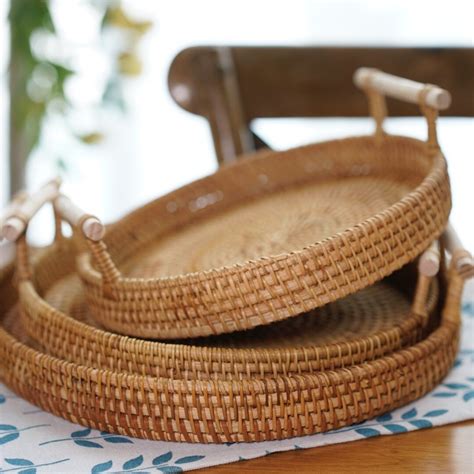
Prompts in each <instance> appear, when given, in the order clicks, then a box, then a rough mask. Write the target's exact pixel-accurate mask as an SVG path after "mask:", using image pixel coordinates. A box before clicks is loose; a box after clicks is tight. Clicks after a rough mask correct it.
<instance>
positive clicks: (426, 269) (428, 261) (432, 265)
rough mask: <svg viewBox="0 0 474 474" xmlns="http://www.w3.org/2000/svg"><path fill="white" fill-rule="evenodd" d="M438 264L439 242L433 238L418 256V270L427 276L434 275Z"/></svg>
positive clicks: (437, 269)
mask: <svg viewBox="0 0 474 474" xmlns="http://www.w3.org/2000/svg"><path fill="white" fill-rule="evenodd" d="M439 266H440V253H439V244H438V241H437V240H435V241H434V242H433V243H432V244H431V245H430V247H429V249H428V250H426V251H425V252H424V253H423V254H422V255H421V257H420V260H419V261H418V271H419V272H420V273H421V274H422V275H424V276H427V277H434V276H435V275H436V274H437V273H438V271H439Z"/></svg>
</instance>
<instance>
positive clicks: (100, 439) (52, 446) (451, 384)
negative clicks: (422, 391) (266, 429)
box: [0, 285, 474, 474]
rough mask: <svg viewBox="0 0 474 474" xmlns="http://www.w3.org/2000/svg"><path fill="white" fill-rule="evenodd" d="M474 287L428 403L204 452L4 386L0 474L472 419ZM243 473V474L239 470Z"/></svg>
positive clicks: (223, 459) (197, 461)
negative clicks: (46, 405) (143, 436)
mask: <svg viewBox="0 0 474 474" xmlns="http://www.w3.org/2000/svg"><path fill="white" fill-rule="evenodd" d="M473 333H474V285H471V286H470V292H469V293H468V294H467V299H466V300H465V303H464V305H463V334H462V341H461V350H460V351H459V355H458V358H457V360H456V363H455V364H454V368H453V370H452V371H451V372H450V374H449V375H448V376H447V377H446V379H445V380H443V382H442V383H441V384H440V385H439V386H438V387H436V388H435V389H434V390H433V391H432V392H431V393H429V394H427V395H426V396H425V397H423V398H422V399H420V400H418V401H416V402H414V403H412V404H410V405H408V406H406V407H402V408H399V409H397V410H394V411H392V412H390V413H384V414H382V415H380V416H378V417H377V418H375V419H373V420H368V421H365V422H363V423H358V424H355V425H352V426H347V427H344V428H341V429H338V430H335V431H332V432H329V433H324V434H317V435H313V436H305V437H300V438H293V439H289V440H284V441H275V442H264V443H249V444H239V443H226V444H223V445H199V444H186V443H167V442H159V441H146V440H140V439H134V438H130V437H128V436H123V435H121V434H117V433H108V432H106V431H98V430H93V429H90V428H85V427H81V426H78V425H74V424H72V423H69V422H67V421H65V420H63V419H61V418H57V417H55V416H53V415H50V414H49V413H46V412H44V411H42V410H40V409H39V408H37V407H34V406H33V405H31V404H29V403H28V402H26V401H24V400H23V399H22V398H20V397H18V396H17V395H16V394H14V393H13V392H12V391H11V390H9V389H8V388H7V387H6V386H5V385H3V384H2V383H0V474H1V472H2V471H7V472H9V473H12V474H43V473H45V474H47V473H55V474H56V473H58V472H61V473H62V472H67V473H77V474H101V473H104V474H112V473H115V474H116V473H127V472H131V473H132V472H133V473H134V474H140V473H162V474H172V473H179V472H184V471H188V470H190V469H199V468H201V467H208V466H213V465H217V464H223V463H229V462H234V461H235V462H237V461H241V460H247V459H252V458H256V457H260V456H266V455H267V454H272V453H275V452H278V451H288V450H295V449H305V448H310V447H317V446H322V445H326V444H336V443H343V442H348V441H357V440H360V439H364V438H373V437H377V436H388V435H392V436H393V435H402V436H403V433H406V432H409V431H413V430H419V429H429V428H431V427H433V426H439V425H444V424H447V423H455V422H458V421H462V420H468V419H473V418H474V416H473V415H474V341H473V338H472V334H473ZM236 470H237V469H236Z"/></svg>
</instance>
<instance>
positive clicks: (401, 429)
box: [383, 424, 408, 433]
mask: <svg viewBox="0 0 474 474" xmlns="http://www.w3.org/2000/svg"><path fill="white" fill-rule="evenodd" d="M383 427H384V428H386V429H387V430H388V431H390V432H391V433H405V432H407V431H408V430H407V429H406V428H405V427H404V426H402V425H396V424H389V425H383Z"/></svg>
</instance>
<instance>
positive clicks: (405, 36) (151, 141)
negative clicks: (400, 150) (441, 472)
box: [0, 0, 474, 250]
mask: <svg viewBox="0 0 474 474" xmlns="http://www.w3.org/2000/svg"><path fill="white" fill-rule="evenodd" d="M473 18H474V2H472V0H451V1H449V2H445V1H404V0H385V1H383V2H382V1H380V0H378V1H377V0H358V1H350V0H291V1H288V0H287V1H278V0H272V1H267V0H260V1H257V2H256V1H248V0H239V1H234V0H232V1H226V2H218V1H210V0H200V1H191V0H189V1H183V0H163V1H159V2H156V1H150V0H123V1H118V0H116V1H107V0H49V1H46V0H45V1H40V0H12V1H11V2H9V1H8V0H0V127H1V130H0V204H1V205H3V204H4V203H5V202H6V201H7V200H8V198H9V196H10V194H11V192H13V191H15V190H17V189H19V188H21V187H27V188H29V189H35V188H37V187H38V186H39V185H40V184H42V183H43V182H44V181H46V180H48V179H49V178H50V177H51V176H55V175H58V174H59V175H61V176H62V178H63V180H64V190H65V192H66V193H68V194H69V195H71V197H72V198H73V199H74V200H75V201H77V202H78V203H79V204H80V205H81V207H83V208H84V209H86V210H90V211H92V212H94V213H95V214H97V215H99V216H100V217H102V218H103V219H104V220H106V221H111V220H113V219H116V218H118V217H120V216H121V215H123V214H124V213H126V212H127V211H129V210H131V209H133V208H134V207H136V206H138V205H140V204H143V203H144V202H146V201H147V200H150V199H152V198H154V197H157V196H159V195H162V194H164V193H166V192H167V191H170V190H172V189H174V188H176V187H178V186H180V185H182V184H185V183H187V182H189V181H191V180H193V179H196V178H199V177H201V176H203V175H206V174H209V173H211V172H212V171H213V170H215V169H216V167H217V161H216V157H215V152H214V146H213V142H212V137H211V134H210V130H209V126H208V123H207V122H206V121H205V120H204V119H203V118H200V117H198V116H194V115H192V114H190V113H188V112H186V111H184V110H182V109H180V108H179V107H178V106H177V105H176V104H175V103H174V101H173V100H172V99H171V97H170V95H169V92H168V85H167V73H168V69H169V65H170V63H171V61H172V60H173V58H174V57H175V56H176V54H177V53H178V52H179V51H181V50H182V49H184V48H186V47H189V46H193V45H211V44H212V45H288V46H291V45H313V46H314V45H335V46H337V45H350V46H355V45H364V46H471V47H472V46H473V45H474V36H473V35H474V33H473V31H474V29H473V26H472V25H473ZM9 70H10V72H11V73H10V75H9V74H8V71H9ZM432 82H436V77H433V78H432ZM347 87H348V88H350V87H353V86H352V84H347ZM473 91H474V86H473ZM10 103H11V105H12V106H11V108H10V105H9V104H10ZM253 127H254V129H255V130H256V131H257V132H258V133H259V135H260V136H262V138H264V139H265V141H266V142H267V143H269V144H270V145H271V146H273V147H274V148H278V149H280V148H287V147H290V146H294V145H298V144H301V143H307V142H311V141H316V140H322V139H326V138H333V137H338V136H340V137H344V136H348V135H351V134H360V133H369V132H370V131H371V129H372V128H371V123H370V121H369V120H368V119H259V120H256V121H255V123H254V124H253ZM425 128H426V126H425V123H424V121H423V119H421V118H410V119H390V121H389V123H388V131H389V132H394V133H402V134H406V135H410V136H416V137H420V138H424V137H425V133H426V130H425ZM439 139H440V143H441V146H442V148H443V150H444V151H445V154H446V155H447V158H448V162H449V166H450V173H451V178H452V183H453V196H454V208H453V214H452V220H453V221H454V224H455V226H456V227H457V229H458V231H459V233H460V235H461V237H462V238H463V240H464V243H465V245H466V246H467V247H468V248H470V249H471V250H474V224H473V219H472V211H471V210H470V207H471V206H472V203H473V202H474V192H473V191H472V180H473V178H474V160H473V152H474V120H473V119H458V118H441V120H440V123H439ZM32 227H33V228H32V231H33V232H32V238H33V239H34V241H35V242H36V243H46V242H48V240H49V239H51V236H52V225H51V221H50V216H49V214H48V213H47V212H46V213H42V215H40V216H38V218H37V219H35V222H34V225H33V226H32Z"/></svg>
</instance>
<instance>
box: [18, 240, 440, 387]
mask: <svg viewBox="0 0 474 474" xmlns="http://www.w3.org/2000/svg"><path fill="white" fill-rule="evenodd" d="M36 269H37V271H36V274H37V275H36V278H35V280H36V281H38V282H39V288H40V292H41V294H44V299H43V298H41V297H40V296H39V294H38V293H37V292H36V291H35V289H34V286H33V285H32V283H31V282H29V281H25V282H22V283H21V284H20V294H21V307H22V316H23V317H22V321H23V326H24V328H25V329H26V331H27V332H28V334H29V335H30V337H31V339H32V340H33V341H35V342H36V343H37V344H38V346H37V347H40V348H43V350H44V351H46V352H48V353H49V354H50V355H53V356H56V357H60V358H63V359H70V358H71V357H72V358H73V359H72V360H74V361H76V362H80V363H82V364H86V365H92V366H95V367H100V368H117V367H120V368H121V369H123V370H133V371H134V372H138V373H141V374H143V375H154V376H166V377H168V376H172V377H173V378H175V379H177V378H183V379H201V380H207V379H215V380H220V379H244V378H250V377H255V376H266V375H273V376H279V375H282V374H283V375H290V374H302V373H307V372H314V371H318V370H326V369H330V370H334V369H337V368H339V367H346V366H350V365H355V364H358V363H362V362H367V361H369V360H374V359H376V358H379V357H382V356H383V355H385V354H390V353H392V352H393V351H394V350H398V349H401V348H403V347H407V346H409V345H411V344H413V343H415V342H416V341H418V340H419V339H420V338H421V337H422V334H423V333H424V332H425V329H424V328H425V327H426V323H427V313H428V314H432V313H433V310H434V308H435V306H436V302H437V300H438V291H437V288H438V282H437V280H436V279H431V284H430V283H429V282H428V283H426V280H425V279H424V278H423V277H419V278H418V279H419V282H418V285H416V280H417V277H416V267H415V266H413V265H412V266H410V267H407V268H406V269H404V271H403V272H401V273H400V274H399V275H394V276H393V277H391V278H390V279H389V280H387V281H386V282H380V283H378V284H376V285H375V286H374V287H372V288H368V289H365V290H363V291H362V292H360V293H357V294H354V295H350V296H348V297H346V298H345V299H342V300H340V301H338V302H335V303H332V304H331V305H328V306H326V307H324V308H321V309H320V310H318V311H317V312H316V314H308V315H303V316H300V317H298V318H292V319H290V320H288V321H283V322H281V323H278V324H277V325H273V326H272V325H270V326H267V327H266V328H267V329H268V332H267V333H266V334H264V333H263V331H259V332H255V333H254V332H253V331H247V332H244V333H235V334H233V336H235V337H232V338H231V339H230V338H226V337H223V336H222V337H217V338H216V339H214V340H212V341H209V340H208V339H207V340H204V341H193V342H194V343H195V344H196V343H197V344H200V345H201V346H202V345H205V344H208V343H209V344H210V347H197V346H196V345H192V344H164V343H159V342H151V341H149V342H147V341H143V340H137V339H134V338H127V337H124V336H118V335H116V334H112V333H107V332H104V331H102V330H99V329H96V328H94V327H92V326H91V325H90V321H91V318H90V315H89V314H88V311H87V306H86V305H85V301H84V294H83V291H82V289H81V286H80V284H78V283H79V282H78V279H77V276H75V274H74V273H73V272H74V248H73V244H72V242H71V241H69V240H65V239H63V240H61V241H60V242H57V243H56V245H55V246H54V247H51V248H50V249H49V250H47V251H45V252H44V254H43V255H42V257H41V258H40V259H39V260H38V263H37V265H36ZM420 281H421V282H425V284H427V285H428V286H431V289H432V291H431V292H429V293H428V295H427V296H426V297H424V298H425V301H424V302H422V309H421V310H417V309H416V308H415V307H413V309H412V308H411V307H410V306H412V302H413V300H414V299H415V296H414V292H413V288H414V287H415V286H417V291H416V292H415V293H416V294H419V293H420V291H422V290H423V286H424V285H420ZM317 313H319V314H317ZM70 316H72V317H70ZM11 318H13V319H15V318H16V319H18V318H17V316H15V315H11ZM73 318H75V319H77V320H75V319H73ZM301 325H304V326H306V330H305V331H304V332H302V331H301ZM349 331H351V332H352V334H351V335H350V336H349V337H347V334H348V332H349ZM232 345H237V346H238V345H240V346H241V347H243V348H245V349H242V350H238V349H231V348H230V347H232ZM212 346H214V347H212Z"/></svg>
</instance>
